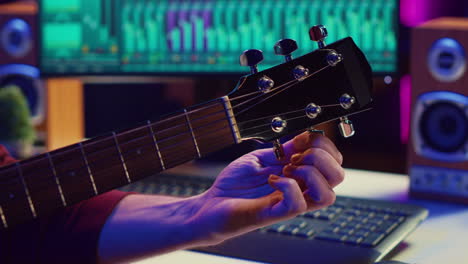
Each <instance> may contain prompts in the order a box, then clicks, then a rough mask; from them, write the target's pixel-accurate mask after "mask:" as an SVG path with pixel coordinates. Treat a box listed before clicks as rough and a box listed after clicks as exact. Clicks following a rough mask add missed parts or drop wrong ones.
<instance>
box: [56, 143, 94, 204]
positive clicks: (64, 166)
mask: <svg viewBox="0 0 468 264" xmlns="http://www.w3.org/2000/svg"><path fill="white" fill-rule="evenodd" d="M50 160H51V162H52V164H53V167H54V171H55V175H56V176H57V180H58V182H59V185H60V187H61V189H62V194H63V196H64V199H65V202H66V204H67V205H71V204H75V203H77V202H79V201H82V200H84V199H87V198H90V197H92V196H94V195H97V194H98V193H97V191H96V190H95V188H94V186H93V182H92V178H91V177H90V175H91V174H90V172H89V171H88V167H87V166H86V162H85V157H84V156H83V154H82V151H81V147H80V144H75V145H71V146H68V147H65V148H62V149H58V150H55V151H52V152H50Z"/></svg>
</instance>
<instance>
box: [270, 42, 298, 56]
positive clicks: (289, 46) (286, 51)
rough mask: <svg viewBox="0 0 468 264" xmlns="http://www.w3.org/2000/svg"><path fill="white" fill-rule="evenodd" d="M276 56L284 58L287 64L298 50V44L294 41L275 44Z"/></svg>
mask: <svg viewBox="0 0 468 264" xmlns="http://www.w3.org/2000/svg"><path fill="white" fill-rule="evenodd" d="M274 48H275V54H276V55H282V56H284V58H285V60H286V62H288V61H290V60H291V59H292V56H291V53H293V52H294V51H296V50H297V43H296V41H295V40H293V39H281V40H279V41H278V42H276V44H275V47H274Z"/></svg>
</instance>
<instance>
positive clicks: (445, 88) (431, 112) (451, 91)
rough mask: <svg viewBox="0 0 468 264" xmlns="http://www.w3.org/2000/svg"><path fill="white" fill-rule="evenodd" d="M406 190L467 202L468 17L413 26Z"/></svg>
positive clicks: (438, 20) (424, 196)
mask: <svg viewBox="0 0 468 264" xmlns="http://www.w3.org/2000/svg"><path fill="white" fill-rule="evenodd" d="M411 45H412V47H411V75H412V95H411V107H412V117H411V138H410V144H408V148H409V149H408V154H409V155H408V157H409V158H408V159H409V160H408V166H409V168H408V171H409V175H410V179H411V181H410V193H411V195H412V196H414V197H419V198H427V199H438V200H444V201H454V202H462V203H466V204H468V97H467V94H468V69H467V64H468V60H467V58H468V57H467V56H468V19H466V18H439V19H436V20H432V21H430V22H427V23H425V24H423V25H421V26H419V27H416V28H414V29H413V31H412V44H411Z"/></svg>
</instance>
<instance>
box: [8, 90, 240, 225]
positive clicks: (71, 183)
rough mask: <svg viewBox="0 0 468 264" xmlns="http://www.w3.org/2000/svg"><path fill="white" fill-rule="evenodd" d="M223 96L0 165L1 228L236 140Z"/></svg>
mask: <svg viewBox="0 0 468 264" xmlns="http://www.w3.org/2000/svg"><path fill="white" fill-rule="evenodd" d="M236 131H237V128H236V125H235V120H234V118H233V116H232V111H231V109H230V104H229V101H228V99H227V98H226V97H223V98H221V99H218V100H215V101H212V102H209V103H206V104H203V105H199V106H197V107H194V108H191V109H186V110H184V111H183V112H182V113H179V114H174V115H172V116H170V117H168V118H166V119H164V120H162V121H158V122H150V121H148V122H147V124H146V125H143V126H140V127H138V128H134V129H130V130H126V131H123V132H120V133H115V132H113V133H110V134H109V135H104V136H101V137H98V138H94V139H91V140H87V141H83V142H81V143H77V144H74V145H70V146H68V147H65V148H61V149H58V150H54V151H52V152H50V153H44V154H41V155H38V156H36V157H34V158H31V159H28V160H25V161H21V162H17V163H15V164H11V165H9V166H6V167H3V168H0V218H1V219H0V220H1V221H0V227H1V228H0V230H1V229H6V228H9V227H11V226H13V225H16V224H18V223H22V222H24V221H27V220H30V219H34V218H37V217H38V216H42V215H47V214H50V213H52V212H54V211H55V210H57V209H59V208H63V207H66V206H69V205H72V204H75V203H77V202H79V201H82V200H85V199H87V198H90V197H93V196H95V195H98V194H101V193H104V192H107V191H109V190H112V189H115V188H117V187H121V186H123V185H126V184H128V183H131V182H134V181H138V180H140V179H142V178H145V177H147V176H150V175H154V174H156V173H158V172H160V171H163V170H165V169H169V168H172V167H174V166H177V165H180V164H182V163H185V162H187V161H190V160H192V159H194V158H198V157H202V156H204V155H206V154H208V153H211V152H213V151H216V150H219V149H222V148H224V147H226V146H229V145H232V144H234V143H237V142H238V141H239V140H240V139H239V137H238V132H236Z"/></svg>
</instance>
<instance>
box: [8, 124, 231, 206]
mask: <svg viewBox="0 0 468 264" xmlns="http://www.w3.org/2000/svg"><path fill="white" fill-rule="evenodd" d="M209 133H210V134H215V133H219V129H215V130H212V131H210V132H209ZM229 133H230V131H229ZM186 141H191V139H186V140H182V141H180V142H178V143H177V144H173V145H171V146H169V147H167V148H165V149H163V150H176V152H174V151H169V155H166V156H165V157H166V158H168V159H170V158H172V157H174V156H177V157H179V156H180V153H181V151H180V150H181V148H179V145H184V142H186ZM211 142H213V143H217V142H222V139H221V138H215V139H213V140H211ZM145 147H151V144H145V145H142V146H141V147H140V149H143V148H145ZM185 149H188V150H192V151H193V147H192V146H188V147H186V148H184V149H182V150H185ZM134 150H135V149H132V150H131V151H128V152H127V153H126V154H128V153H131V152H134ZM182 153H189V151H182ZM111 157H118V155H111V156H107V157H105V158H100V159H98V160H96V161H97V162H102V161H108V160H109V158H111ZM128 157H130V159H128ZM138 157H139V156H138V155H137V156H127V159H126V161H125V162H126V163H127V162H128V161H129V160H132V158H133V159H135V158H138ZM186 158H188V160H187V159H186ZM192 159H193V156H190V157H183V158H182V159H179V160H177V159H176V160H174V162H176V164H179V163H180V162H181V161H184V160H187V161H189V160H192ZM116 161H120V160H118V159H116ZM91 164H93V163H90V165H91ZM113 165H119V166H121V165H122V163H121V162H116V163H114V164H113ZM83 168H86V167H85V166H83V167H79V168H76V169H75V170H74V171H78V170H79V169H83ZM75 175H78V174H75ZM71 177H73V176H72V175H69V174H65V175H61V176H60V179H61V180H66V179H69V178H71ZM48 179H49V180H52V179H53V177H47V178H41V181H39V182H38V183H36V184H35V185H33V186H30V188H29V189H30V190H31V192H32V193H35V194H38V193H41V191H48V190H47V189H46V188H42V187H48V186H49V184H48V183H47V182H45V180H48ZM9 181H10V182H12V181H15V184H16V183H17V182H16V181H17V179H9ZM10 182H4V181H3V182H0V185H5V184H8V183H10ZM38 190H39V191H38ZM4 195H7V193H5V194H4ZM14 197H15V198H16V197H22V198H26V197H27V195H25V194H23V195H18V194H16V195H15V196H14ZM4 198H6V199H2V200H0V202H1V203H2V204H3V202H5V201H6V202H8V201H9V200H10V199H9V198H8V197H4Z"/></svg>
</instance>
